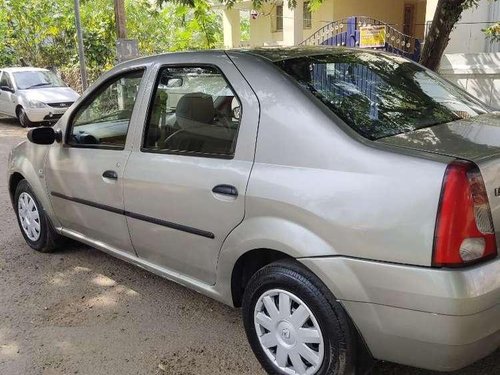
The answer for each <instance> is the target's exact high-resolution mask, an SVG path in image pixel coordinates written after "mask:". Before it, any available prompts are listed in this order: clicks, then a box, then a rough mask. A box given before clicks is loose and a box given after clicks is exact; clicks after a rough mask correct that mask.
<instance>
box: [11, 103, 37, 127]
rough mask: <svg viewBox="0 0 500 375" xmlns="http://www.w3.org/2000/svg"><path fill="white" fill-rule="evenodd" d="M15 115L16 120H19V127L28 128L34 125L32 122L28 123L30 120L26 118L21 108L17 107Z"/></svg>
mask: <svg viewBox="0 0 500 375" xmlns="http://www.w3.org/2000/svg"><path fill="white" fill-rule="evenodd" d="M16 115H17V119H18V120H19V123H20V124H21V126H22V127H23V128H29V127H32V126H34V125H35V123H34V122H32V121H30V119H29V118H28V115H27V114H26V111H25V110H24V108H23V107H19V108H18V109H17V110H16Z"/></svg>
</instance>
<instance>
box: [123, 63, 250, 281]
mask: <svg viewBox="0 0 500 375" xmlns="http://www.w3.org/2000/svg"><path fill="white" fill-rule="evenodd" d="M216 61H218V62H219V63H220V64H219V66H215V65H202V64H200V65H194V64H192V63H191V64H189V65H187V64H186V65H185V66H182V64H179V65H169V66H165V67H162V68H161V69H160V70H159V74H158V79H157V81H156V85H155V88H154V91H153V93H152V99H151V104H150V105H149V113H148V116H147V121H146V129H145V132H144V136H143V138H142V141H141V144H140V146H141V147H140V149H139V148H138V149H137V150H134V152H132V154H131V156H130V159H129V161H128V163H127V168H126V170H125V186H124V194H125V211H126V216H127V221H128V224H129V229H130V235H131V237H132V242H133V245H134V247H135V249H136V251H137V254H138V256H139V257H140V258H143V259H144V260H146V261H148V262H151V263H153V264H155V265H159V266H161V267H164V268H167V269H168V270H170V271H174V272H177V273H181V274H183V275H185V276H188V277H191V278H193V279H196V280H199V281H202V282H205V283H208V284H213V283H215V271H216V265H217V258H218V254H219V251H220V248H221V245H222V243H223V241H224V239H225V238H226V236H227V235H228V234H229V233H230V231H231V230H232V229H234V228H235V227H236V226H237V225H238V224H239V223H240V222H241V221H242V220H243V217H244V213H245V190H246V186H247V182H248V179H249V175H250V171H251V167H252V164H253V156H254V149H255V137H256V130H257V125H258V104H257V101H256V98H255V95H254V94H253V92H252V91H251V90H250V88H249V86H248V84H247V83H246V82H245V81H244V80H243V79H242V77H241V75H240V73H239V72H238V71H237V70H236V69H235V68H234V65H233V64H232V63H231V62H230V60H229V59H228V58H227V57H226V56H225V55H223V56H221V57H220V58H219V59H218V60H216ZM204 62H205V63H207V64H208V63H209V62H208V61H204ZM231 78H233V79H231Z"/></svg>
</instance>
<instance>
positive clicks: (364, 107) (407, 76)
mask: <svg viewBox="0 0 500 375" xmlns="http://www.w3.org/2000/svg"><path fill="white" fill-rule="evenodd" d="M275 64H276V65H278V66H279V67H280V68H281V69H283V70H284V71H285V72H286V73H288V74H289V75H291V76H292V77H293V78H295V79H296V80H297V81H298V82H299V84H301V85H302V86H303V87H304V88H306V89H307V90H309V91H310V92H311V93H312V94H314V95H315V96H316V97H317V98H318V99H320V100H321V101H322V102H323V103H324V104H326V105H327V106H328V108H330V110H332V111H333V112H334V113H335V114H337V115H338V116H339V117H340V118H342V119H343V120H344V121H345V122H346V123H347V124H348V125H349V126H350V127H351V128H353V129H354V130H355V131H356V132H358V133H359V134H361V135H362V136H364V137H366V138H368V139H372V140H375V139H379V138H383V137H388V136H392V135H396V134H401V133H406V132H410V131H413V130H416V129H420V128H425V127H429V126H433V125H438V124H442V123H447V122H451V121H454V120H458V119H466V118H470V117H474V116H477V115H480V114H483V113H486V112H488V109H487V108H486V107H485V106H484V105H483V104H481V103H480V102H478V101H477V100H476V99H474V98H472V97H471V96H470V95H468V94H467V93H466V92H465V91H462V90H461V89H459V88H458V87H455V86H454V85H452V84H450V83H449V82H447V81H445V80H443V79H441V78H440V77H439V76H438V75H436V74H435V73H432V72H431V71H429V70H427V69H425V68H423V67H421V66H419V65H417V64H415V63H413V62H411V61H409V60H407V59H404V58H401V57H398V56H393V55H388V54H383V53H377V54H375V53H369V52H352V51H349V52H345V53H338V52H336V53H332V54H321V55H313V56H305V57H299V58H293V59H289V60H282V61H277V62H275Z"/></svg>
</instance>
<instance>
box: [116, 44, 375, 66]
mask: <svg viewBox="0 0 500 375" xmlns="http://www.w3.org/2000/svg"><path fill="white" fill-rule="evenodd" d="M363 52H364V53H374V54H375V53H379V51H376V50H368V49H362V48H348V47H337V46H296V47H262V48H234V49H227V50H222V49H212V50H199V51H183V52H168V53H162V54H158V55H152V56H146V57H139V58H137V59H133V60H128V61H125V62H122V63H120V64H118V65H117V67H118V66H119V67H122V68H126V67H128V66H134V65H135V66H136V65H140V64H148V63H155V62H156V60H158V59H159V58H161V57H166V56H171V55H192V56H198V57H199V59H200V62H202V61H203V57H204V56H211V55H220V54H221V53H227V54H229V55H231V54H233V53H243V54H248V55H254V56H257V57H260V58H264V59H266V60H269V61H272V62H276V61H281V60H287V59H293V58H297V57H302V56H312V55H320V54H324V53H329V54H332V53H334V54H341V53H342V54H346V53H352V54H355V53H363Z"/></svg>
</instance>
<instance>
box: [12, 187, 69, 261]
mask: <svg viewBox="0 0 500 375" xmlns="http://www.w3.org/2000/svg"><path fill="white" fill-rule="evenodd" d="M23 193H26V194H28V196H29V197H30V198H32V199H33V201H34V204H35V205H36V208H37V211H38V215H39V226H40V231H39V236H38V238H37V239H36V240H34V239H30V238H29V237H28V235H27V233H26V231H25V230H24V228H23V226H22V224H21V218H20V214H19V198H20V196H21V194H23ZM14 210H15V211H16V216H17V222H18V224H19V229H20V230H21V233H22V235H23V237H24V239H25V240H26V243H27V244H28V245H29V246H30V247H31V248H32V249H34V250H36V251H40V252H42V253H50V252H53V251H54V250H56V249H57V248H58V247H60V246H61V245H62V244H63V243H64V237H62V236H61V235H59V234H58V233H57V232H56V231H55V230H54V228H53V227H52V224H51V223H50V220H49V218H48V217H47V214H46V213H45V210H44V209H43V207H42V205H41V204H40V202H39V201H38V199H37V197H36V195H35V193H34V192H33V190H32V189H31V186H30V185H29V184H28V181H26V180H21V181H20V182H19V184H18V185H17V187H16V192H15V194H14Z"/></svg>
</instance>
